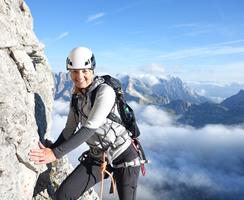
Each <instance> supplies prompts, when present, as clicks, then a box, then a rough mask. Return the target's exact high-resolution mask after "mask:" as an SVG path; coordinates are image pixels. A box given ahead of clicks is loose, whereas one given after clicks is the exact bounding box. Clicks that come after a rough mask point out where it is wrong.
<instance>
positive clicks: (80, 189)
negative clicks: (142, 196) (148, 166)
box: [56, 158, 140, 200]
mask: <svg viewBox="0 0 244 200" xmlns="http://www.w3.org/2000/svg"><path fill="white" fill-rule="evenodd" d="M107 170H108V171H109V172H113V176H114V178H115V181H116V186H117V191H118V195H119V199H120V200H135V199H136V188H137V180H138V176H139V172H140V167H126V168H112V167H111V166H110V165H108V167H107ZM107 177H108V176H105V178H107ZM100 181H101V172H100V166H99V164H97V163H96V162H93V161H92V159H91V160H90V159H89V158H88V159H86V160H84V161H81V163H80V164H79V165H78V166H77V167H76V169H75V170H74V171H73V172H72V173H71V174H70V175H69V176H68V177H67V178H66V179H65V180H64V182H63V183H62V184H61V185H60V187H59V189H58V190H57V191H56V200H76V199H78V198H79V197H80V196H81V195H82V194H83V193H84V192H85V191H87V190H88V189H89V188H90V187H92V186H94V185H95V184H96V183H98V182H100Z"/></svg>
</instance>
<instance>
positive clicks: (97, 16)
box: [87, 12, 106, 22]
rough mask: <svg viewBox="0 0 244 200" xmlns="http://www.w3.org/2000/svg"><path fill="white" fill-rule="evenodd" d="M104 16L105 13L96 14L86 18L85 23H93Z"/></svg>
mask: <svg viewBox="0 0 244 200" xmlns="http://www.w3.org/2000/svg"><path fill="white" fill-rule="evenodd" d="M105 15H106V13H104V12H100V13H96V14H94V15H91V16H89V17H88V18H87V22H93V21H95V20H98V19H100V18H102V17H104V16H105Z"/></svg>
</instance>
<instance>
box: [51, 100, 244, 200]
mask: <svg viewBox="0 0 244 200" xmlns="http://www.w3.org/2000/svg"><path fill="white" fill-rule="evenodd" d="M130 105H131V106H132V107H133V108H134V110H135V113H136V117H137V121H138V123H139V127H140V130H141V136H140V139H141V142H142V144H143V146H144V150H145V152H146V155H147V158H148V159H149V160H150V161H151V163H150V164H148V165H147V166H146V170H147V173H146V176H145V177H143V176H140V179H139V186H138V191H137V199H140V200H152V199H153V200H243V199H244V129H243V128H241V127H238V126H232V127H227V126H223V125H207V126H205V127H204V128H201V129H195V128H193V127H189V126H176V125H175V123H174V119H173V118H172V117H171V116H170V115H169V114H168V113H166V112H164V111H162V110H160V109H158V108H157V107H155V106H142V105H139V104H137V103H135V102H130ZM68 110H69V103H67V102H61V101H56V102H55V104H54V111H53V126H52V137H53V139H54V140H55V139H56V138H57V137H58V135H59V134H60V132H61V131H62V129H63V127H64V126H65V122H66V118H67V114H68ZM86 149H87V146H86V145H82V146H81V147H79V148H77V149H75V150H74V151H72V152H71V153H69V155H68V156H69V159H70V160H71V163H72V164H73V166H75V165H77V164H78V161H77V158H78V157H79V155H80V154H81V153H82V152H83V151H84V150H86ZM108 184H109V182H108ZM107 187H108V186H107ZM105 195H106V194H105ZM105 199H114V196H113V195H110V196H109V195H107V196H106V198H105Z"/></svg>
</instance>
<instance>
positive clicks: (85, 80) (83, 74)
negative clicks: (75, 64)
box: [70, 69, 93, 91]
mask: <svg viewBox="0 0 244 200" xmlns="http://www.w3.org/2000/svg"><path fill="white" fill-rule="evenodd" d="M70 77H71V79H72V81H73V83H74V84H75V87H76V88H77V89H80V90H81V91H82V89H86V88H87V87H88V86H89V85H91V83H92V80H93V70H91V69H71V70H70Z"/></svg>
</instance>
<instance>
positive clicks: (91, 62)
mask: <svg viewBox="0 0 244 200" xmlns="http://www.w3.org/2000/svg"><path fill="white" fill-rule="evenodd" d="M95 66H96V61H95V57H94V55H93V53H92V51H91V50H90V49H88V48H86V47H76V48H74V49H72V51H71V52H70V54H69V56H68V57H67V60H66V68H67V70H70V69H92V70H94V68H95Z"/></svg>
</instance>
